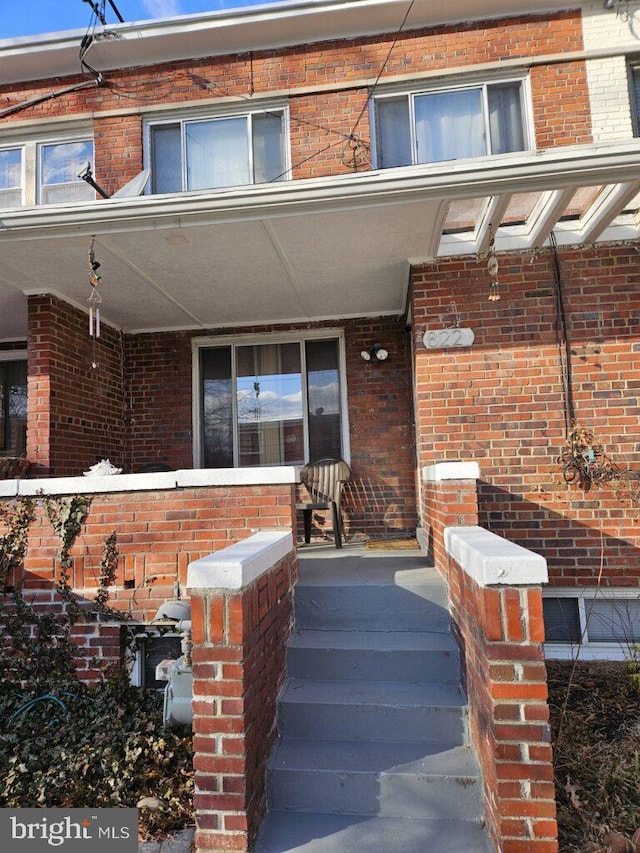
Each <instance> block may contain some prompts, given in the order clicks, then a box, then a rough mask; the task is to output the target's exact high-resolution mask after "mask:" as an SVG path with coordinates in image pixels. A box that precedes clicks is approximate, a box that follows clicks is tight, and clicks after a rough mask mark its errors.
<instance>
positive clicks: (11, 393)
mask: <svg viewBox="0 0 640 853" xmlns="http://www.w3.org/2000/svg"><path fill="white" fill-rule="evenodd" d="M26 443H27V362H26V360H24V359H20V360H19V361H2V360H0V455H1V456H22V455H23V454H24V453H25V450H26Z"/></svg>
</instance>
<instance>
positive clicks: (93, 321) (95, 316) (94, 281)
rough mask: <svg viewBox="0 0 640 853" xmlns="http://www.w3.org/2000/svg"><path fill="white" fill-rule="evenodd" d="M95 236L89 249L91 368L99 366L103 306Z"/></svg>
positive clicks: (88, 300)
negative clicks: (97, 352)
mask: <svg viewBox="0 0 640 853" xmlns="http://www.w3.org/2000/svg"><path fill="white" fill-rule="evenodd" d="M95 242H96V238H95V235H94V236H93V237H92V238H91V246H90V247H89V284H90V285H91V293H90V294H89V297H88V298H87V302H88V303H89V336H90V337H91V338H92V339H93V361H92V362H91V366H92V367H93V368H96V367H97V366H98V363H97V360H96V340H97V339H98V338H99V337H100V305H101V304H102V296H101V295H100V293H99V291H98V286H99V285H100V282H101V281H102V278H101V276H100V274H99V273H98V269H99V268H100V264H99V262H98V261H96V256H95V250H94V249H95Z"/></svg>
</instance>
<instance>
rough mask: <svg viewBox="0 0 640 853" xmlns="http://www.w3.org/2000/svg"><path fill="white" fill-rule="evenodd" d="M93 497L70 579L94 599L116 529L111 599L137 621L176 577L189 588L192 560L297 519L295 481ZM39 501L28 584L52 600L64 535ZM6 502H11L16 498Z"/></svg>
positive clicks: (169, 592) (168, 593)
mask: <svg viewBox="0 0 640 853" xmlns="http://www.w3.org/2000/svg"><path fill="white" fill-rule="evenodd" d="M88 498H89V499H90V501H91V503H90V508H89V513H88V516H87V519H86V522H85V524H84V525H83V528H82V531H81V534H80V535H79V536H78V538H77V539H76V542H75V544H74V546H73V549H72V551H71V556H72V558H73V561H74V562H73V574H72V578H71V585H72V586H73V588H74V589H75V590H77V591H78V594H79V595H81V596H83V597H86V598H87V599H88V600H92V599H93V598H94V595H95V592H96V591H97V588H98V578H99V575H100V561H101V559H102V555H103V549H104V543H105V540H106V539H107V537H108V536H110V535H111V534H112V533H113V532H115V533H116V535H117V548H118V553H119V565H118V574H117V577H116V579H115V583H114V584H113V588H112V589H110V604H112V605H113V606H114V607H116V608H118V609H120V610H123V611H124V612H125V613H127V614H129V615H130V616H132V617H133V618H135V619H139V620H148V619H151V618H153V616H154V615H155V613H156V611H157V609H158V607H159V606H160V604H161V603H162V602H163V601H165V600H166V599H168V598H173V597H174V582H175V581H178V582H180V583H181V584H182V586H183V587H184V585H185V584H186V580H187V567H188V565H189V563H190V562H191V561H192V560H196V559H199V558H200V557H204V556H206V555H207V554H210V553H211V552H212V551H217V550H219V549H221V548H225V547H226V546H227V545H231V544H233V543H235V542H238V541H240V540H242V539H244V538H246V537H247V536H249V535H250V533H251V532H252V530H254V529H266V528H273V527H281V528H283V529H291V527H292V520H293V518H294V509H293V503H292V501H293V498H292V487H291V486H290V485H286V484H284V485H272V486H234V487H200V488H184V489H165V490H156V491H145V492H114V493H106V494H105V493H101V494H95V495H88ZM36 500H37V514H36V520H35V521H34V523H33V525H32V526H31V529H30V533H29V547H28V550H27V554H26V559H25V577H24V588H25V590H26V591H27V592H28V593H29V594H30V595H31V594H33V593H34V592H35V591H36V590H37V591H42V596H43V599H42V600H43V603H46V602H50V601H51V595H50V590H52V589H53V588H54V586H55V582H56V578H57V577H58V557H57V553H58V549H59V547H60V539H59V538H58V537H57V536H56V534H55V532H54V530H53V528H52V527H51V523H50V522H49V519H48V518H47V516H46V513H45V511H44V506H43V503H42V500H41V499H39V498H38V499H36ZM63 500H64V498H63ZM1 505H3V506H11V501H8V500H3V501H1ZM2 532H3V530H2V527H1V526H0V535H1V534H2ZM18 581H19V579H18V578H14V579H13V581H12V582H13V583H14V584H15V583H17V582H18Z"/></svg>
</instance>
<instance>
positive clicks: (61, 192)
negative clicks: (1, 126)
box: [0, 139, 95, 208]
mask: <svg viewBox="0 0 640 853" xmlns="http://www.w3.org/2000/svg"><path fill="white" fill-rule="evenodd" d="M87 163H93V142H92V140H90V139H81V140H78V139H72V140H68V139H64V140H60V141H47V142H38V141H36V140H31V141H28V142H25V143H24V144H22V145H20V146H14V147H10V148H9V147H8V148H0V208H9V207H20V206H21V205H23V204H29V205H30V204H55V203H56V202H63V203H64V202H73V201H83V200H91V199H94V198H95V191H94V190H93V189H92V187H90V186H89V184H87V183H85V182H84V181H82V180H81V179H80V178H78V175H79V173H80V172H81V171H82V170H83V169H84V167H85V166H86V165H87Z"/></svg>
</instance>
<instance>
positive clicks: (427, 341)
mask: <svg viewBox="0 0 640 853" xmlns="http://www.w3.org/2000/svg"><path fill="white" fill-rule="evenodd" d="M474 339H475V335H474V334H473V329H461V328H459V327H458V326H454V327H453V328H451V329H427V331H426V332H425V333H424V336H423V338H422V341H423V343H424V345H425V347H426V348H427V349H452V348H454V347H470V346H471V344H472V343H473V341H474Z"/></svg>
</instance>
